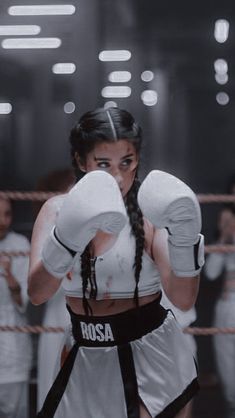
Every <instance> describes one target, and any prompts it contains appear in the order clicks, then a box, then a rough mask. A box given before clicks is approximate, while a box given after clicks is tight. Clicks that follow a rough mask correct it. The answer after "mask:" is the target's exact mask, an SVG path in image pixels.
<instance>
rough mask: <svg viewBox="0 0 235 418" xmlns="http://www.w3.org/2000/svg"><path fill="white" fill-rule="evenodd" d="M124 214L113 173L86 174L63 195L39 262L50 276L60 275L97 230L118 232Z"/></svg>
mask: <svg viewBox="0 0 235 418" xmlns="http://www.w3.org/2000/svg"><path fill="white" fill-rule="evenodd" d="M126 221H127V214H126V209H125V205H124V202H123V198H122V195H121V192H120V189H119V187H118V184H117V182H116V180H115V179H114V177H113V176H111V175H110V174H108V173H106V172H104V171H99V170H95V171H92V172H90V173H88V174H86V175H85V176H84V177H83V178H82V179H81V180H80V181H78V182H77V183H76V184H75V186H73V187H72V189H71V190H70V191H69V193H68V194H67V195H66V197H65V199H64V202H63V204H62V206H61V208H60V211H59V214H58V217H57V219H56V224H55V227H54V228H53V230H52V231H51V233H50V235H49V236H48V238H47V240H46V242H45V244H44V246H43V250H42V262H43V264H44V266H45V268H46V270H47V271H48V272H49V273H51V274H52V275H53V276H55V277H58V278H63V277H64V276H65V274H66V273H68V272H69V271H70V270H71V267H72V265H73V262H74V256H75V255H76V254H77V253H78V254H82V252H83V251H84V249H85V247H86V246H87V244H88V243H89V242H90V241H91V240H92V238H94V236H95V235H96V233H97V231H98V230H102V231H104V232H107V233H110V234H118V233H119V232H120V231H121V230H122V228H123V227H124V225H125V223H126Z"/></svg>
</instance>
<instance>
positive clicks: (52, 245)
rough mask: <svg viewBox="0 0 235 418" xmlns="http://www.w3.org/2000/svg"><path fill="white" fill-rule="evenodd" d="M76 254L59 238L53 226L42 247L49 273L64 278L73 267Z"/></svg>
mask: <svg viewBox="0 0 235 418" xmlns="http://www.w3.org/2000/svg"><path fill="white" fill-rule="evenodd" d="M75 255H76V252H75V251H73V250H71V249H69V248H67V247H66V246H65V245H64V244H63V243H62V242H61V241H60V240H59V239H58V237H57V235H56V231H55V228H53V229H52V231H51V233H50V235H49V236H48V237H47V240H46V242H45V244H44V246H43V249H42V263H43V265H44V267H45V269H46V270H47V271H48V273H50V274H52V276H54V277H56V278H58V279H62V278H63V277H64V276H65V275H66V274H67V273H68V272H69V271H70V270H71V269H72V266H73V263H74V256H75Z"/></svg>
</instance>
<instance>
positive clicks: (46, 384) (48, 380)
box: [34, 168, 75, 409]
mask: <svg viewBox="0 0 235 418" xmlns="http://www.w3.org/2000/svg"><path fill="white" fill-rule="evenodd" d="M74 182H75V177H74V173H73V170H71V169H67V168H65V169H58V170H54V171H51V172H50V173H48V174H47V175H45V176H43V177H41V178H40V179H39V181H38V184H37V190H38V191H47V192H60V193H66V192H67V191H68V190H69V188H70V187H71V186H72V185H73V184H74ZM42 204H43V203H42V202H34V215H35V216H36V215H37V213H38V212H39V210H40V207H41V206H42ZM69 324H70V317H69V313H68V311H67V309H66V304H65V296H64V292H63V289H62V288H61V287H60V288H59V289H58V290H57V292H56V293H55V294H54V295H53V297H52V298H51V299H49V300H48V301H47V302H45V303H44V307H43V312H42V326H44V327H58V326H60V327H64V328H65V329H66V328H67V327H68V326H69ZM63 340H64V334H63V333H61V332H60V333H53V332H52V333H48V332H44V333H41V334H40V335H39V339H38V350H37V408H38V409H41V407H42V405H43V402H44V400H45V397H46V394H47V392H48V391H49V389H50V387H51V385H52V383H53V380H54V369H55V365H56V360H57V355H58V353H60V351H61V346H62V345H63Z"/></svg>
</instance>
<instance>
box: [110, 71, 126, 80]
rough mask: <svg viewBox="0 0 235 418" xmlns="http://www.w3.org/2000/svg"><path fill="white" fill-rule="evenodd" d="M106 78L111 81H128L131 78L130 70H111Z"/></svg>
mask: <svg viewBox="0 0 235 418" xmlns="http://www.w3.org/2000/svg"><path fill="white" fill-rule="evenodd" d="M108 79H109V81H110V82H111V83H128V81H130V79H131V73H130V71H112V72H111V73H110V74H109V76H108Z"/></svg>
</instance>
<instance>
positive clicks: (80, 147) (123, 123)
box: [69, 107, 145, 314]
mask: <svg viewBox="0 0 235 418" xmlns="http://www.w3.org/2000/svg"><path fill="white" fill-rule="evenodd" d="M121 139H125V140H128V142H130V143H132V144H133V146H134V147H135V150H136V152H137V154H139V152H140V149H141V143H142V130H141V128H140V126H139V125H138V124H137V123H136V122H135V120H134V118H133V116H132V115H131V114H130V113H129V112H127V111H126V110H122V109H119V108H117V107H112V108H108V109H104V108H99V109H96V110H94V111H90V112H87V113H85V114H84V115H83V116H82V117H81V118H80V120H79V121H78V123H76V125H75V126H74V127H73V128H72V130H71V133H70V137H69V140H70V145H71V157H72V164H73V167H74V169H75V173H76V177H77V178H78V179H79V178H81V176H82V175H84V173H82V172H81V171H80V170H79V167H78V164H77V161H76V153H77V154H78V156H79V158H80V161H81V163H85V161H86V157H87V155H88V153H89V152H91V151H92V150H93V149H94V147H95V146H96V144H98V143H101V142H116V141H118V140H121ZM139 186H140V182H139V180H138V177H137V172H136V176H135V179H134V182H133V185H132V187H131V189H130V190H129V192H128V194H127V196H126V208H127V213H128V216H129V219H130V224H131V228H132V233H133V235H134V237H135V240H136V251H135V259H134V261H133V269H134V275H135V282H136V285H135V289H134V299H135V302H136V305H137V306H138V283H139V277H140V271H141V268H142V254H143V250H144V241H145V239H144V222H143V215H142V213H141V210H140V208H139V206H138V203H137V192H138V189H139ZM91 275H92V272H91V257H90V251H89V245H88V246H87V247H86V249H85V251H84V252H83V254H82V256H81V276H82V284H83V306H84V310H85V313H86V314H89V313H91V314H92V310H91V307H90V305H89V303H88V301H87V299H86V289H87V286H88V283H90V285H91V293H90V297H93V298H94V299H95V298H96V293H97V286H96V282H95V285H94V278H92V277H91Z"/></svg>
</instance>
